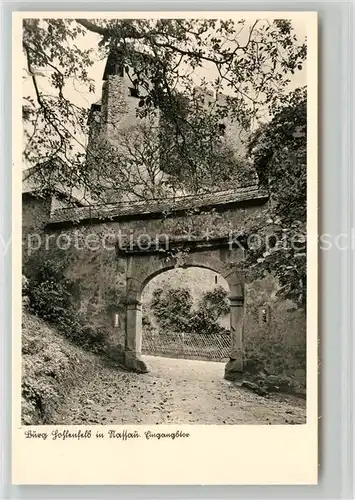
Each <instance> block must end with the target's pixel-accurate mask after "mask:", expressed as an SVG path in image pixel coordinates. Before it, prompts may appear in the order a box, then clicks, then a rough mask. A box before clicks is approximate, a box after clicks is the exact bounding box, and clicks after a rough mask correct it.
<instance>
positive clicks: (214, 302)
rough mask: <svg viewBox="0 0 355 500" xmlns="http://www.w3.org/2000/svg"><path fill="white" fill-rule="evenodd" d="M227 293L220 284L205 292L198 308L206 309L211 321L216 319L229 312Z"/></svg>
mask: <svg viewBox="0 0 355 500" xmlns="http://www.w3.org/2000/svg"><path fill="white" fill-rule="evenodd" d="M227 295H228V292H227V290H225V289H224V288H223V287H221V286H219V287H216V288H214V289H213V290H211V291H208V292H205V293H204V294H203V296H202V298H201V300H200V302H199V304H198V309H199V310H204V311H206V313H207V314H208V316H209V318H210V320H211V321H217V320H218V319H219V318H220V317H221V316H224V315H226V314H227V313H228V312H229V309H230V307H229V300H228V298H227Z"/></svg>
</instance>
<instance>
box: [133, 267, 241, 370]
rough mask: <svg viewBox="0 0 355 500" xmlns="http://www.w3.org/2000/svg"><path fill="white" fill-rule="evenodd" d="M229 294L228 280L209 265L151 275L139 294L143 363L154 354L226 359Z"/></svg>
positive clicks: (179, 357)
mask: <svg viewBox="0 0 355 500" xmlns="http://www.w3.org/2000/svg"><path fill="white" fill-rule="evenodd" d="M229 295H230V289H229V285H228V282H227V281H226V280H225V279H224V278H223V276H221V275H220V274H219V273H216V272H214V271H211V270H210V269H204V268H198V267H187V268H176V269H171V270H168V271H165V272H162V273H160V274H158V275H157V276H155V277H154V278H153V279H151V280H150V281H149V282H148V283H147V284H146V286H145V287H144V289H143V292H142V345H141V352H142V355H144V360H147V359H148V361H147V364H148V366H152V365H153V364H154V361H155V357H164V358H177V359H182V360H184V359H185V360H199V361H213V362H219V363H226V362H227V361H228V360H229V355H230V351H231V335H230V305H229V298H228V297H229ZM147 356H148V358H147Z"/></svg>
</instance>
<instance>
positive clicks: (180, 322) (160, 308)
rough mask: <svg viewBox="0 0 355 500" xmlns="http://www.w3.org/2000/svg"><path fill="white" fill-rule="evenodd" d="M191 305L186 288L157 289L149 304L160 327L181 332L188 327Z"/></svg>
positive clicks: (190, 298) (189, 293) (189, 295)
mask: <svg viewBox="0 0 355 500" xmlns="http://www.w3.org/2000/svg"><path fill="white" fill-rule="evenodd" d="M192 305H193V301H192V297H191V292H190V290H189V289H188V288H165V289H162V288H158V289H156V290H155V291H154V293H153V298H152V301H151V304H150V306H151V309H152V311H153V313H154V315H155V317H156V318H157V321H158V323H159V326H160V327H162V328H168V329H172V330H182V331H185V329H186V328H187V326H188V322H189V318H190V314H191V308H192Z"/></svg>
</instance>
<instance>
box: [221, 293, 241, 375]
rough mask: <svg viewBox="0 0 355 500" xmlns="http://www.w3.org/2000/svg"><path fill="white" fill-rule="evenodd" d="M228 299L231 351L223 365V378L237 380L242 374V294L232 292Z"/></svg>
mask: <svg viewBox="0 0 355 500" xmlns="http://www.w3.org/2000/svg"><path fill="white" fill-rule="evenodd" d="M232 293H233V290H232ZM229 300H230V327H231V328H230V334H231V353H230V356H229V361H228V363H227V364H226V367H225V372H224V378H225V379H227V380H239V379H241V378H242V374H243V323H244V296H243V295H234V294H233V295H231V296H230V297H229Z"/></svg>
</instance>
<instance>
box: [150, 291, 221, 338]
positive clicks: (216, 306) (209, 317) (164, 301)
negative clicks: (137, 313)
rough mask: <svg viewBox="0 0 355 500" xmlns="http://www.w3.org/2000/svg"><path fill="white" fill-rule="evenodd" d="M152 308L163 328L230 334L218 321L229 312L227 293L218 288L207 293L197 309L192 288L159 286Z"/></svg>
mask: <svg viewBox="0 0 355 500" xmlns="http://www.w3.org/2000/svg"><path fill="white" fill-rule="evenodd" d="M150 306H151V309H152V311H153V313H154V316H155V317H156V318H157V321H158V324H159V326H160V328H161V329H164V330H171V331H173V332H181V333H189V334H209V335H210V334H228V333H229V331H228V330H227V329H225V328H223V327H221V326H220V325H219V324H218V319H219V317H220V316H221V315H222V314H226V313H227V312H228V311H229V303H228V300H227V292H226V291H225V290H224V289H223V288H222V287H217V288H215V289H214V290H213V291H211V292H206V293H205V294H204V295H203V296H202V299H201V300H200V302H199V303H198V307H197V310H193V309H192V306H193V300H192V297H191V292H190V290H189V289H188V288H170V287H168V288H164V289H163V288H158V289H157V290H155V291H154V294H153V298H152V301H151V304H150Z"/></svg>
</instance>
